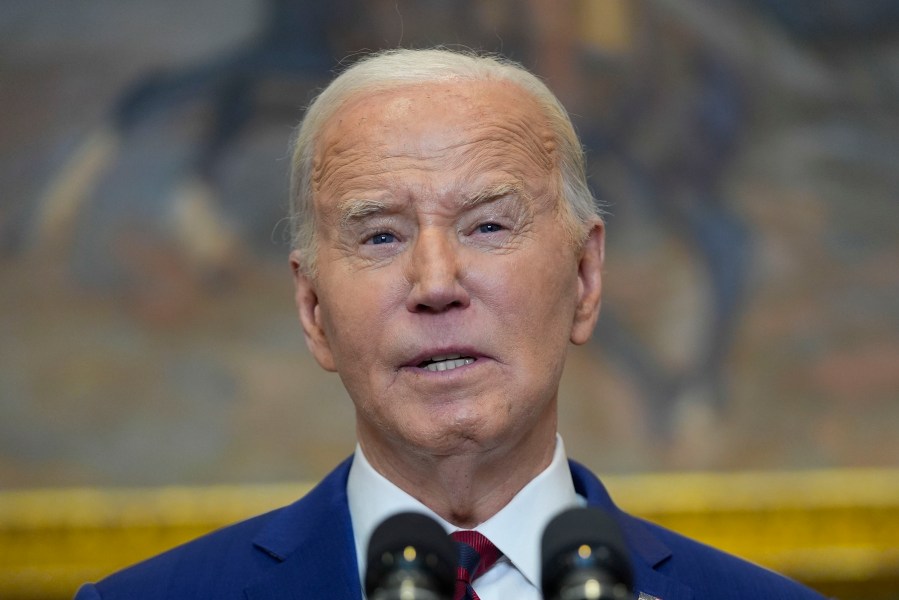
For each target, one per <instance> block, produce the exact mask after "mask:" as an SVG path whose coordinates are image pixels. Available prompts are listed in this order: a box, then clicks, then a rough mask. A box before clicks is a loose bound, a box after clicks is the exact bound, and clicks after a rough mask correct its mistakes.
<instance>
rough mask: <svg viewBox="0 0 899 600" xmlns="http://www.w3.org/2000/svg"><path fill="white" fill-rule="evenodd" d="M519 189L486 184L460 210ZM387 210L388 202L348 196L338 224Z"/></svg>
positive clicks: (514, 184) (512, 184)
mask: <svg viewBox="0 0 899 600" xmlns="http://www.w3.org/2000/svg"><path fill="white" fill-rule="evenodd" d="M520 191H521V184H519V183H518V182H501V183H497V184H494V185H491V186H488V187H487V188H485V189H483V190H481V191H480V192H478V193H477V194H474V195H472V196H468V197H466V198H464V199H462V201H461V202H460V203H459V205H460V208H461V209H462V210H468V209H470V208H473V207H475V206H479V205H481V204H486V203H488V202H493V201H495V200H499V199H500V198H502V197H504V196H509V195H512V194H517V193H519V192H520ZM389 210H391V207H390V204H389V203H387V202H384V201H382V200H370V199H359V198H350V199H348V200H346V201H344V202H341V203H340V206H339V207H338V211H339V213H340V225H341V226H342V227H346V226H348V225H349V224H350V223H352V222H353V221H359V220H362V219H364V218H365V217H367V216H369V215H373V214H377V213H382V212H387V211H389Z"/></svg>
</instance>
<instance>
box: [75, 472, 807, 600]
mask: <svg viewBox="0 0 899 600" xmlns="http://www.w3.org/2000/svg"><path fill="white" fill-rule="evenodd" d="M350 460H351V459H350ZM350 460H347V461H345V462H343V463H342V464H341V465H340V466H339V467H337V469H335V470H334V471H333V472H332V473H331V474H330V475H328V476H327V477H326V478H325V479H324V480H322V482H321V483H320V484H319V485H318V486H316V488H315V489H313V490H312V491H311V492H309V494H307V495H306V496H305V497H303V498H301V499H300V500H298V501H297V502H295V503H293V504H291V505H290V506H287V507H285V508H281V509H278V510H275V511H272V512H270V513H267V514H264V515H261V516H258V517H255V518H252V519H250V520H248V521H244V522H242V523H238V524H236V525H232V526H230V527H226V528H224V529H221V530H219V531H216V532H213V533H211V534H209V535H206V536H204V537H201V538H199V539H197V540H194V541H192V542H189V543H187V544H185V545H183V546H180V547H178V548H175V549H173V550H169V551H168V552H165V553H164V554H161V555H159V556H157V557H155V558H151V559H149V560H147V561H144V562H142V563H139V564H137V565H135V566H133V567H129V568H127V569H125V570H123V571H120V572H119V573H116V574H114V575H112V576H110V577H108V578H107V579H104V580H103V581H101V582H99V583H96V584H89V585H85V586H83V587H82V588H81V589H80V590H79V591H78V594H77V596H76V600H98V599H101V598H102V599H104V600H207V599H208V600H229V599H235V600H236V599H240V600H275V599H276V598H277V599H289V598H293V599H317V598H323V599H324V598H327V599H332V600H338V599H339V600H360V599H361V598H362V590H361V586H360V582H359V570H358V567H357V565H356V546H355V542H354V540H353V528H352V525H351V522H350V512H349V507H348V505H347V496H346V482H347V475H348V474H349V468H350ZM570 467H571V474H572V477H573V478H574V485H575V489H576V490H577V492H578V493H579V494H581V495H582V496H584V497H586V498H587V502H588V503H589V504H590V505H591V506H598V507H599V508H601V509H603V510H605V511H607V512H609V513H610V514H612V515H614V516H615V518H616V519H617V520H618V521H619V523H620V524H621V527H622V529H623V531H624V535H625V539H626V540H627V543H628V545H629V547H630V550H631V558H632V561H633V566H634V572H635V576H636V589H637V591H638V592H644V593H646V594H649V595H651V596H655V597H657V598H661V599H662V600H691V599H695V600H706V599H707V600H713V599H714V600H820V599H821V596H820V595H818V594H816V593H815V592H812V591H811V590H809V589H807V588H804V587H802V586H801V585H799V584H797V583H795V582H793V581H790V580H789V579H786V578H784V577H782V576H780V575H777V574H775V573H772V572H770V571H768V570H765V569H762V568H760V567H757V566H754V565H751V564H749V563H747V562H744V561H742V560H740V559H737V558H734V557H733V556H730V555H727V554H724V553H723V552H720V551H718V550H714V549H712V548H709V547H708V546H704V545H702V544H699V543H697V542H694V541H692V540H689V539H687V538H684V537H682V536H680V535H678V534H676V533H673V532H671V531H668V530H666V529H663V528H661V527H659V526H657V525H653V524H651V523H647V522H646V521H642V520H640V519H637V518H635V517H632V516H630V515H628V514H626V513H624V512H622V511H621V510H619V509H618V508H617V507H616V506H615V505H614V504H613V503H612V500H611V498H610V497H609V495H608V493H607V492H606V490H605V488H604V487H603V485H602V484H601V483H600V481H599V479H597V478H596V477H595V476H594V475H593V474H592V473H591V472H590V471H588V470H587V469H586V468H585V467H583V466H581V465H579V464H577V463H575V462H571V463H570Z"/></svg>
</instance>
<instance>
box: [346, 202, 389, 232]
mask: <svg viewBox="0 0 899 600" xmlns="http://www.w3.org/2000/svg"><path fill="white" fill-rule="evenodd" d="M338 210H339V211H340V225H341V226H343V227H346V226H347V225H349V224H350V223H351V222H353V221H358V220H360V219H363V218H365V217H367V216H368V215H372V214H375V213H379V212H384V211H385V210H387V203H386V202H383V201H381V200H360V199H358V198H350V199H349V200H346V201H345V202H341V203H340V206H339V208H338Z"/></svg>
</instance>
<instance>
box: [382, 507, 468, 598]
mask: <svg viewBox="0 0 899 600" xmlns="http://www.w3.org/2000/svg"><path fill="white" fill-rule="evenodd" d="M456 564H457V558H456V546H455V544H454V543H453V541H452V539H451V538H450V537H449V535H447V533H446V531H445V530H444V529H443V527H441V526H440V524H439V523H437V521H435V520H434V519H432V518H431V517H428V516H426V515H423V514H421V513H413V512H405V513H399V514H396V515H393V516H392V517H389V518H387V519H385V520H384V521H383V522H382V523H381V524H380V525H378V527H377V528H376V529H375V531H374V533H372V535H371V540H370V541H369V543H368V565H367V567H366V570H365V594H366V596H367V597H369V598H371V597H373V596H374V595H375V594H374V592H375V591H376V590H378V589H381V588H383V587H385V586H389V585H392V583H391V582H392V581H396V580H397V579H398V578H399V579H402V578H411V579H413V580H414V581H415V582H416V585H417V586H420V587H422V588H427V589H430V590H432V591H433V592H434V593H435V594H436V595H437V596H438V597H441V598H443V597H446V598H451V597H452V595H453V589H454V588H455V585H456Z"/></svg>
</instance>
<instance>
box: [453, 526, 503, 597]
mask: <svg viewBox="0 0 899 600" xmlns="http://www.w3.org/2000/svg"><path fill="white" fill-rule="evenodd" d="M452 538H453V541H454V542H456V551H457V552H458V554H459V567H458V569H457V570H456V592H455V593H454V594H453V600H480V599H479V598H478V595H477V594H475V592H474V588H472V587H471V582H472V581H474V580H475V579H477V578H478V577H479V576H481V575H482V574H483V573H484V572H486V571H487V569H489V568H490V567H492V566H493V564H494V563H495V562H496V561H497V559H499V557H500V556H502V555H503V554H502V552H500V551H499V550H498V549H497V547H496V546H494V545H493V543H492V542H491V541H490V540H488V539H487V538H485V537H484V536H483V535H481V534H480V533H478V532H477V531H457V532H455V533H453V534H452Z"/></svg>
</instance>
